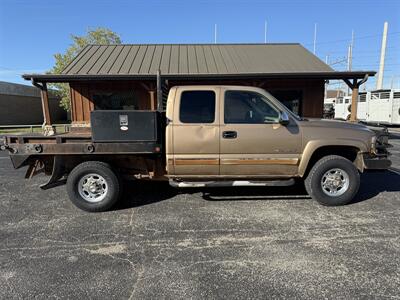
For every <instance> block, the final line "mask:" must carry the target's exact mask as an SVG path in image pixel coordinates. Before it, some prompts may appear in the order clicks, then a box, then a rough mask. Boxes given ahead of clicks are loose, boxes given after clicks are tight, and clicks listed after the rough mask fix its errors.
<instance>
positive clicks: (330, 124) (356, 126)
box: [303, 119, 374, 133]
mask: <svg viewBox="0 0 400 300" xmlns="http://www.w3.org/2000/svg"><path fill="white" fill-rule="evenodd" d="M303 123H304V125H305V126H307V127H326V128H340V129H352V130H362V131H368V132H371V133H374V132H373V131H372V130H371V129H369V128H368V127H367V126H365V125H364V124H361V123H351V122H346V121H338V120H329V119H306V120H304V121H303Z"/></svg>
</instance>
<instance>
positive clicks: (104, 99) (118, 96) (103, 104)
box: [92, 91, 139, 110]
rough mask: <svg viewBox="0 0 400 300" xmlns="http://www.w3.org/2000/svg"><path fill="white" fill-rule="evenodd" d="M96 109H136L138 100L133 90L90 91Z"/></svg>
mask: <svg viewBox="0 0 400 300" xmlns="http://www.w3.org/2000/svg"><path fill="white" fill-rule="evenodd" d="M92 97H93V102H94V104H95V109H96V110H137V109H139V105H138V101H137V99H136V97H135V95H134V93H133V91H121V92H120V91H110V92H108V91H99V92H93V93H92Z"/></svg>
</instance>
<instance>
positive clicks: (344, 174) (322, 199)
mask: <svg viewBox="0 0 400 300" xmlns="http://www.w3.org/2000/svg"><path fill="white" fill-rule="evenodd" d="M304 183H305V188H306V190H307V192H308V194H309V195H310V196H311V197H312V198H313V199H314V200H316V201H318V202H319V203H321V204H323V205H327V206H335V205H344V204H347V203H349V202H351V201H352V200H353V198H354V196H355V195H356V194H357V192H358V189H359V187H360V175H359V173H358V170H357V168H356V167H355V166H354V164H353V163H352V162H351V161H349V160H348V159H346V158H344V157H342V156H337V155H329V156H325V157H323V158H321V159H320V160H319V161H317V163H316V164H315V165H314V166H313V167H312V168H311V170H310V173H309V174H308V176H307V178H306V179H305V182H304Z"/></svg>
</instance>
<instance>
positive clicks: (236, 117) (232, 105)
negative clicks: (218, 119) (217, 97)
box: [224, 91, 279, 124]
mask: <svg viewBox="0 0 400 300" xmlns="http://www.w3.org/2000/svg"><path fill="white" fill-rule="evenodd" d="M224 121H225V124H264V123H277V122H278V121H279V112H278V111H277V110H276V109H275V108H273V107H272V106H271V105H270V104H269V103H268V100H267V99H266V98H265V97H264V96H263V95H261V94H258V93H254V92H245V91H227V92H225V104H224Z"/></svg>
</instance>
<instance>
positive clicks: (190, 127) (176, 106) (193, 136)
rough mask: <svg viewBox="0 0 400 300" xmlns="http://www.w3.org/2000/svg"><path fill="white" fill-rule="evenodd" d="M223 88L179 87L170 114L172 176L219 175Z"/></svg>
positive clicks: (168, 157) (168, 134)
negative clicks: (220, 95)
mask: <svg viewBox="0 0 400 300" xmlns="http://www.w3.org/2000/svg"><path fill="white" fill-rule="evenodd" d="M219 91H220V89H219V88H212V87H178V88H176V90H175V97H174V102H173V103H171V101H170V99H168V101H169V103H168V104H167V105H171V104H173V105H172V107H173V111H172V112H171V111H168V109H170V107H169V108H168V109H167V114H169V115H170V116H172V118H171V117H170V119H171V120H170V122H169V124H168V126H167V142H168V144H169V145H168V146H167V163H168V165H167V168H168V173H169V174H170V175H177V176H180V175H187V176H189V177H190V176H193V177H199V176H202V175H219V136H220V132H219V113H218V107H219V106H218V99H219Z"/></svg>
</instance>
